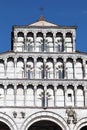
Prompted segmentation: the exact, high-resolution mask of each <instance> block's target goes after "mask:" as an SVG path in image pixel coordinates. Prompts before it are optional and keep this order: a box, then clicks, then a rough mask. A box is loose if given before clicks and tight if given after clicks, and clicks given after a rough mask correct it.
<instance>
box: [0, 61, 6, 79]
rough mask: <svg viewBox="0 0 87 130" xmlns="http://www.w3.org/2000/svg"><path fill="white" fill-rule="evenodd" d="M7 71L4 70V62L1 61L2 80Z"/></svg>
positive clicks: (0, 75)
mask: <svg viewBox="0 0 87 130" xmlns="http://www.w3.org/2000/svg"><path fill="white" fill-rule="evenodd" d="M4 76H5V69H4V60H3V59H0V78H4Z"/></svg>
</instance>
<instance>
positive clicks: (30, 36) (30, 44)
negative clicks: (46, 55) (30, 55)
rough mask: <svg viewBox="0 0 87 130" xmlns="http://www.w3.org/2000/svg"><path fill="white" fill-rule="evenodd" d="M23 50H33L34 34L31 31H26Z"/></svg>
mask: <svg viewBox="0 0 87 130" xmlns="http://www.w3.org/2000/svg"><path fill="white" fill-rule="evenodd" d="M25 50H26V51H28V52H32V51H34V34H33V33H32V32H28V33H27V37H26V46H25Z"/></svg>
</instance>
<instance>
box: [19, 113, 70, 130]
mask: <svg viewBox="0 0 87 130" xmlns="http://www.w3.org/2000/svg"><path fill="white" fill-rule="evenodd" d="M43 120H44V121H51V122H53V123H55V124H57V125H58V126H59V127H60V128H61V129H62V130H70V128H69V126H68V125H67V122H66V121H65V120H64V119H63V118H62V117H61V116H60V115H57V114H55V113H53V112H49V111H40V112H37V113H34V114H32V115H31V116H29V117H28V118H27V119H26V120H25V121H24V123H23V124H22V126H21V130H28V129H29V127H30V126H31V125H32V124H34V123H36V122H38V121H43Z"/></svg>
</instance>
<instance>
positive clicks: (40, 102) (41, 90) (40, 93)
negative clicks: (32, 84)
mask: <svg viewBox="0 0 87 130" xmlns="http://www.w3.org/2000/svg"><path fill="white" fill-rule="evenodd" d="M43 94H44V86H42V85H38V86H37V94H36V104H37V106H38V107H43Z"/></svg>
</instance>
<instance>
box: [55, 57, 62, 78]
mask: <svg viewBox="0 0 87 130" xmlns="http://www.w3.org/2000/svg"><path fill="white" fill-rule="evenodd" d="M55 77H56V78H57V79H62V78H64V65H63V59H62V58H58V59H57V60H56V64H55Z"/></svg>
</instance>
